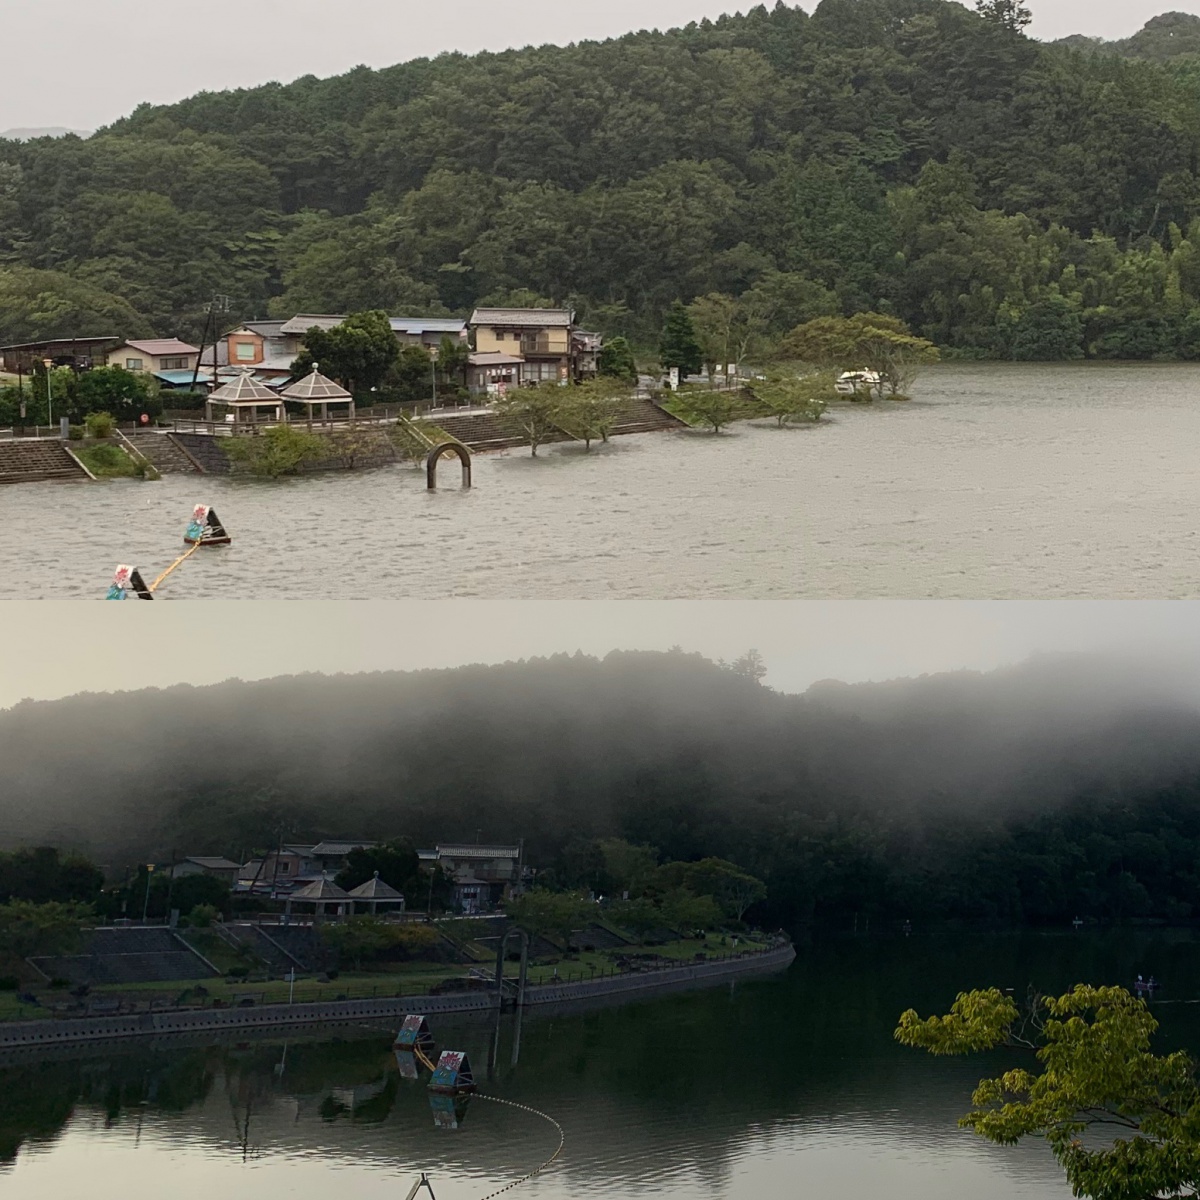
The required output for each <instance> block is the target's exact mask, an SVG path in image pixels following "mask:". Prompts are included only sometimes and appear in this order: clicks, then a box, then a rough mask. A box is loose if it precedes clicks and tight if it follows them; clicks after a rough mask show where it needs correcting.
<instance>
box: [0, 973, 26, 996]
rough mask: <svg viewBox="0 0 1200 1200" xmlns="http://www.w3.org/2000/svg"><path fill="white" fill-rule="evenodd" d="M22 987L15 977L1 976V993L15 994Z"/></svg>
mask: <svg viewBox="0 0 1200 1200" xmlns="http://www.w3.org/2000/svg"><path fill="white" fill-rule="evenodd" d="M20 986H21V984H20V981H19V980H18V979H17V977H16V976H15V975H0V992H15V991H16V990H17V988H19V987H20Z"/></svg>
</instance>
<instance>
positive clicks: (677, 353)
mask: <svg viewBox="0 0 1200 1200" xmlns="http://www.w3.org/2000/svg"><path fill="white" fill-rule="evenodd" d="M658 357H659V361H660V362H661V363H662V365H663V366H664V367H665V368H666V369H667V370H668V371H670V370H672V369H673V368H675V367H678V368H679V376H680V378H681V379H683V378H686V377H687V376H688V375H698V374H699V373H700V368H701V366H702V365H703V357H704V355H703V351H702V350H701V349H700V342H699V339H698V338H697V337H696V329H695V326H694V325H693V324H692V318H691V314H690V313H689V312H688V310H687V309H686V308H685V307H684V305H683V302H682V301H681V300H676V301H675V303H674V304H673V305H671V311H670V312H669V313H667V320H666V323H665V324H664V325H663V331H662V338H661V340H660V341H659V343H658Z"/></svg>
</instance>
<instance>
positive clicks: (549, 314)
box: [471, 308, 575, 329]
mask: <svg viewBox="0 0 1200 1200" xmlns="http://www.w3.org/2000/svg"><path fill="white" fill-rule="evenodd" d="M574 318H575V314H574V313H573V312H571V310H570V309H569V308H477V309H476V310H475V312H474V315H473V316H472V317H471V324H472V325H503V326H506V327H509V328H512V327H514V326H516V327H519V328H522V329H550V328H555V329H569V328H570V326H571V322H572V321H573V320H574Z"/></svg>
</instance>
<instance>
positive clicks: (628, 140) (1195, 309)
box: [0, 0, 1200, 358]
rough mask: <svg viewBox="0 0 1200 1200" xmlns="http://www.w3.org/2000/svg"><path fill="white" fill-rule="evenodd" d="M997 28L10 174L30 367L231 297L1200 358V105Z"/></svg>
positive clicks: (448, 64) (273, 95)
mask: <svg viewBox="0 0 1200 1200" xmlns="http://www.w3.org/2000/svg"><path fill="white" fill-rule="evenodd" d="M981 8H982V12H981V13H976V12H975V11H973V10H972V9H969V8H968V7H965V6H964V5H963V4H960V3H956V2H954V0H822V3H820V4H819V5H818V6H817V7H816V9H815V11H814V12H813V13H812V14H811V15H809V14H807V13H806V12H804V11H802V10H801V9H800V8H796V7H791V6H789V5H786V4H783V3H780V4H777V5H776V6H775V7H774V8H773V9H771V10H768V9H767V8H766V7H763V6H759V7H757V8H754V9H752V10H751V11H749V12H748V13H746V14H744V15H740V16H729V17H723V18H721V19H720V20H718V21H715V22H710V21H707V20H705V21H703V22H700V23H699V24H694V25H689V26H688V27H686V28H683V29H678V30H674V31H670V32H665V33H660V32H647V33H638V34H632V35H629V36H627V37H623V38H619V39H616V40H613V41H608V42H604V43H599V44H583V45H575V46H568V47H563V48H556V47H542V48H530V49H525V50H520V51H513V52H508V53H501V54H485V55H480V56H477V57H473V58H468V57H465V56H462V55H454V54H448V55H444V56H442V57H440V58H437V59H435V60H432V61H430V60H420V61H414V62H409V63H406V64H403V65H401V66H397V67H393V68H390V69H387V70H382V71H371V70H367V69H365V68H361V69H358V70H355V71H352V72H350V73H349V74H347V75H344V76H341V77H339V78H336V79H327V80H318V79H315V78H311V77H309V78H304V79H301V80H299V81H297V82H295V83H293V84H290V85H287V86H280V85H268V86H265V87H261V88H255V89H252V90H245V91H234V92H225V93H220V94H206V95H200V96H197V97H195V98H193V99H191V100H188V101H185V102H183V103H181V104H177V105H173V106H170V107H160V108H152V107H149V106H146V107H143V108H140V109H139V110H137V111H136V112H135V113H134V114H132V115H131V116H130V117H129V118H128V119H126V120H124V121H121V122H119V123H118V124H117V125H115V126H114V127H112V128H110V129H108V130H105V131H102V132H101V133H100V134H98V135H96V136H95V137H93V138H91V139H88V140H80V139H78V138H64V139H59V140H49V139H44V140H38V141H33V142H21V143H18V142H8V143H4V142H0V264H2V265H0V342H3V341H7V340H12V339H21V338H26V337H33V336H35V335H43V334H50V333H65V332H69V331H70V330H68V329H67V328H66V326H67V325H70V326H71V327H72V328H74V326H75V325H76V323H77V322H78V320H79V319H80V318H79V317H78V316H77V315H76V314H78V313H79V311H80V309H81V308H86V307H88V306H92V307H100V308H104V309H105V314H104V320H103V322H102V323H107V324H110V325H114V326H115V325H116V324H121V323H122V318H124V323H125V324H126V325H129V326H131V327H132V326H137V328H139V329H140V328H141V326H140V325H139V324H138V319H139V318H140V319H142V320H143V321H144V323H145V324H146V325H147V326H148V327H150V328H153V329H154V330H156V331H157V332H159V333H162V334H167V333H172V334H174V333H178V334H182V335H191V336H194V335H195V334H196V332H197V329H198V326H199V324H200V322H201V313H202V310H203V308H204V306H205V305H206V303H207V301H208V299H209V297H210V296H211V294H212V293H214V292H221V293H224V294H228V295H230V296H232V297H234V300H235V305H236V309H237V311H236V313H235V314H234V318H235V319H237V318H240V317H246V316H250V315H263V314H264V313H265V312H266V311H267V310H268V309H270V310H272V311H274V312H276V313H283V314H287V315H291V314H293V313H294V312H297V311H309V312H340V311H349V310H358V309H364V308H372V307H379V308H384V309H388V310H391V311H393V312H396V313H400V312H404V311H435V310H453V311H456V312H465V311H467V310H468V309H469V308H470V307H471V305H473V304H475V303H476V302H478V301H481V300H484V299H487V300H526V301H528V300H534V301H536V300H537V299H538V298H541V299H543V300H546V301H556V302H571V303H574V304H575V305H576V306H577V307H578V309H579V310H580V314H581V317H582V320H583V321H585V322H586V323H587V324H589V325H595V326H598V327H600V328H601V329H602V330H603V331H605V332H608V333H617V332H624V333H627V334H630V335H632V336H634V337H635V338H639V339H641V340H643V341H646V342H649V341H650V340H652V337H653V335H654V333H655V332H656V331H657V328H658V325H659V323H660V320H661V316H662V313H663V311H664V309H665V308H666V307H667V306H668V305H669V304H670V303H671V302H672V301H674V300H675V299H677V298H681V299H683V300H685V301H688V300H691V299H692V298H694V297H696V296H699V295H704V294H708V293H713V292H718V293H725V294H728V295H731V296H733V297H736V298H738V299H739V300H740V302H741V309H740V311H741V314H742V317H743V319H744V320H745V321H746V322H747V324H748V325H750V326H751V327H752V328H754V329H755V330H756V331H757V333H758V336H759V340H760V348H761V349H762V350H763V352H766V351H767V350H768V349H769V346H770V343H771V340H772V339H773V338H778V336H779V335H780V334H782V333H783V332H785V331H786V330H788V329H790V328H791V327H793V326H794V325H796V324H797V323H799V322H800V321H803V320H806V319H808V318H811V317H813V316H815V315H820V314H822V313H827V312H831V311H836V310H844V311H854V310H861V309H868V308H872V309H882V310H886V311H892V312H895V313H897V314H899V315H900V316H902V317H904V318H905V319H906V320H908V321H910V322H911V323H912V324H913V325H914V326H915V327H917V328H918V329H919V330H920V331H921V332H923V333H925V334H927V335H928V336H930V337H933V338H934V339H936V340H937V341H938V342H939V343H940V344H942V345H943V346H944V347H947V348H950V349H953V350H956V351H959V352H963V353H971V354H990V355H1000V356H1008V357H1022V358H1037V357H1047V356H1049V357H1054V356H1058V357H1064V356H1065V357H1070V356H1076V355H1082V354H1083V353H1085V352H1087V353H1090V354H1095V355H1100V356H1113V357H1152V356H1158V355H1184V356H1188V357H1191V356H1200V225H1197V224H1195V222H1196V219H1197V217H1200V182H1198V179H1197V170H1198V164H1200V77H1198V76H1197V75H1196V74H1195V73H1193V72H1191V71H1189V70H1188V69H1185V66H1186V62H1187V61H1189V60H1186V59H1185V60H1173V61H1172V63H1171V64H1168V65H1162V64H1160V63H1158V62H1151V61H1142V60H1140V59H1138V60H1132V59H1126V58H1122V57H1120V56H1119V55H1115V54H1097V53H1094V52H1093V51H1092V50H1091V49H1086V50H1075V49H1072V48H1070V47H1063V46H1045V45H1041V44H1039V43H1036V42H1034V41H1031V40H1029V39H1028V38H1027V37H1025V36H1024V34H1023V33H1022V32H1021V30H1020V29H1019V28H1013V27H1011V23H1010V22H1009V21H1007V20H1006V18H1005V13H1007V12H1010V11H1011V6H1006V5H1003V4H998V3H996V0H982V4H981ZM1153 32H1154V31H1153V29H1148V31H1147V32H1146V35H1145V36H1146V37H1147V38H1150V37H1151V35H1152V34H1153ZM1185 35H1186V38H1185V40H1186V39H1190V38H1191V37H1192V36H1193V35H1192V34H1191V33H1190V32H1187V31H1186V30H1185V31H1184V34H1181V35H1180V36H1181V37H1183V36H1185ZM1142 36H1143V35H1139V37H1142ZM1135 40H1136V39H1135ZM1189 44H1190V41H1189ZM1147 57H1150V58H1164V57H1165V55H1163V54H1159V53H1157V52H1156V53H1153V54H1152V53H1150V52H1149V51H1147ZM1181 61H1182V62H1183V63H1184V64H1185V65H1184V66H1181V65H1180V62H1181ZM60 297H61V301H60ZM130 308H131V309H132V310H133V314H136V315H132V314H130V312H129V309H130ZM94 323H95V322H92V324H94ZM114 332H123V330H116V329H114Z"/></svg>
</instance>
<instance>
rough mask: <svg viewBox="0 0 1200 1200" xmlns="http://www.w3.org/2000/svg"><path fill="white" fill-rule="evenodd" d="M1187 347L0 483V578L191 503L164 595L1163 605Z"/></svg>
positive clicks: (115, 557) (1194, 473) (70, 590)
mask: <svg viewBox="0 0 1200 1200" xmlns="http://www.w3.org/2000/svg"><path fill="white" fill-rule="evenodd" d="M1197 447H1200V366H1188V365H1162V366H1159V365H1128V366H1126V365H1118V366H1102V365H1078V366H1044V365H1029V366H1025V365H1011V364H982V365H948V366H944V367H940V368H938V369H936V370H933V371H931V372H929V373H928V374H927V375H926V376H925V377H924V378H923V379H922V380H921V382H920V383H919V385H918V388H917V399H916V400H915V401H914V402H913V403H911V404H907V405H897V404H884V405H878V406H870V407H869V406H842V407H840V408H838V410H837V411H836V412H835V413H834V414H833V415H832V417H831V419H829V420H828V421H827V422H826V423H824V424H822V425H821V426H820V427H818V428H803V429H785V430H780V429H776V428H775V427H774V426H773V424H771V423H752V424H748V425H739V426H735V427H734V429H733V430H732V431H731V432H729V433H727V434H722V435H721V436H720V437H713V436H712V435H710V434H703V433H695V432H691V431H686V432H680V433H669V434H644V435H638V436H633V437H625V438H619V439H616V440H615V441H614V442H613V444H612V445H610V446H607V447H602V448H599V449H597V450H594V451H593V452H592V453H591V454H585V453H583V451H582V449H581V448H578V447H573V446H566V447H548V448H546V449H544V450H543V451H542V455H541V457H539V458H538V459H536V460H535V459H531V458H530V457H529V456H528V454H527V453H522V452H518V451H514V452H511V453H509V454H502V455H486V456H481V457H480V458H479V459H478V460H477V465H476V484H477V486H476V488H475V490H474V491H472V492H470V493H467V494H462V493H459V492H458V491H457V490H453V489H454V488H456V487H457V475H458V472H457V469H456V468H455V467H454V465H453V464H452V463H447V464H445V466H444V467H443V471H444V476H443V480H444V482H445V483H446V484H447V485H448V489H447V490H445V491H442V492H439V493H437V494H434V495H430V494H428V493H427V492H426V491H425V488H424V475H423V472H419V471H416V470H414V469H412V468H410V467H394V468H386V469H383V470H378V471H372V472H363V473H359V474H348V473H336V474H329V475H325V476H321V477H309V478H304V479H295V480H287V481H283V482H279V483H256V482H234V481H231V480H228V479H217V478H213V477H208V478H198V477H195V476H191V477H179V476H175V477H168V478H167V479H166V480H164V481H162V482H161V483H156V484H146V483H141V482H131V481H114V482H111V483H106V484H103V485H86V484H80V485H74V484H37V485H22V486H15V487H8V488H4V489H0V556H2V558H3V562H4V571H3V573H2V575H0V596H8V597H30V598H32V597H48V596H59V597H61V596H76V597H96V596H99V595H102V594H103V592H104V590H105V588H106V586H107V584H108V582H109V579H110V577H111V575H112V571H113V568H114V567H115V566H116V564H117V563H118V562H128V563H133V564H136V565H138V566H140V567H141V568H142V569H143V572H144V573H146V574H156V573H157V572H158V571H159V570H161V569H162V568H163V567H165V566H166V565H167V564H169V563H170V562H171V560H172V559H173V557H174V555H175V553H176V551H177V547H179V545H180V538H181V533H182V528H183V525H184V524H185V521H186V517H187V514H188V513H189V512H190V509H191V507H192V505H193V504H195V503H197V502H200V501H203V502H207V503H209V504H211V505H213V506H215V507H216V508H217V511H218V512H219V513H220V515H221V517H222V519H223V520H224V521H225V523H226V524H227V525H228V527H229V528H230V530H231V532H232V533H233V534H234V536H235V543H234V545H233V547H231V548H230V549H229V550H228V551H214V552H211V554H209V556H208V557H207V559H206V561H204V562H202V563H200V562H190V563H188V564H187V565H186V566H185V567H184V568H183V569H181V571H180V572H179V573H178V575H177V577H173V578H172V580H171V582H170V583H169V585H167V587H166V588H165V589H164V592H163V595H164V596H167V595H169V596H173V597H177V598H189V597H210V598H211V597H223V598H263V597H278V598H331V597H338V598H351V597H364V598H380V599H388V598H393V599H396V598H424V599H437V598H443V597H471V598H484V599H491V598H514V599H522V598H530V597H537V598H542V599H589V598H595V599H610V598H612V599H618V598H641V599H666V598H671V599H687V598H710V599H712V598H722V597H733V598H792V597H820V598H834V599H839V598H858V597H862V598H869V597H903V598H914V599H920V598H925V597H936V598H944V599H959V598H967V599H992V598H995V599H1005V598H1043V597H1044V598H1056V597H1062V598H1067V597H1072V598H1075V597H1078V598H1094V597H1105V598H1107V599H1123V598H1152V599H1167V598H1184V597H1191V596H1194V595H1195V594H1196V591H1197V583H1198V581H1200V562H1198V561H1197V558H1198V556H1197V550H1198V546H1200V543H1198V540H1197V539H1198V534H1197V530H1198V528H1200V517H1198V516H1197V500H1198V498H1200V455H1198V454H1197Z"/></svg>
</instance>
